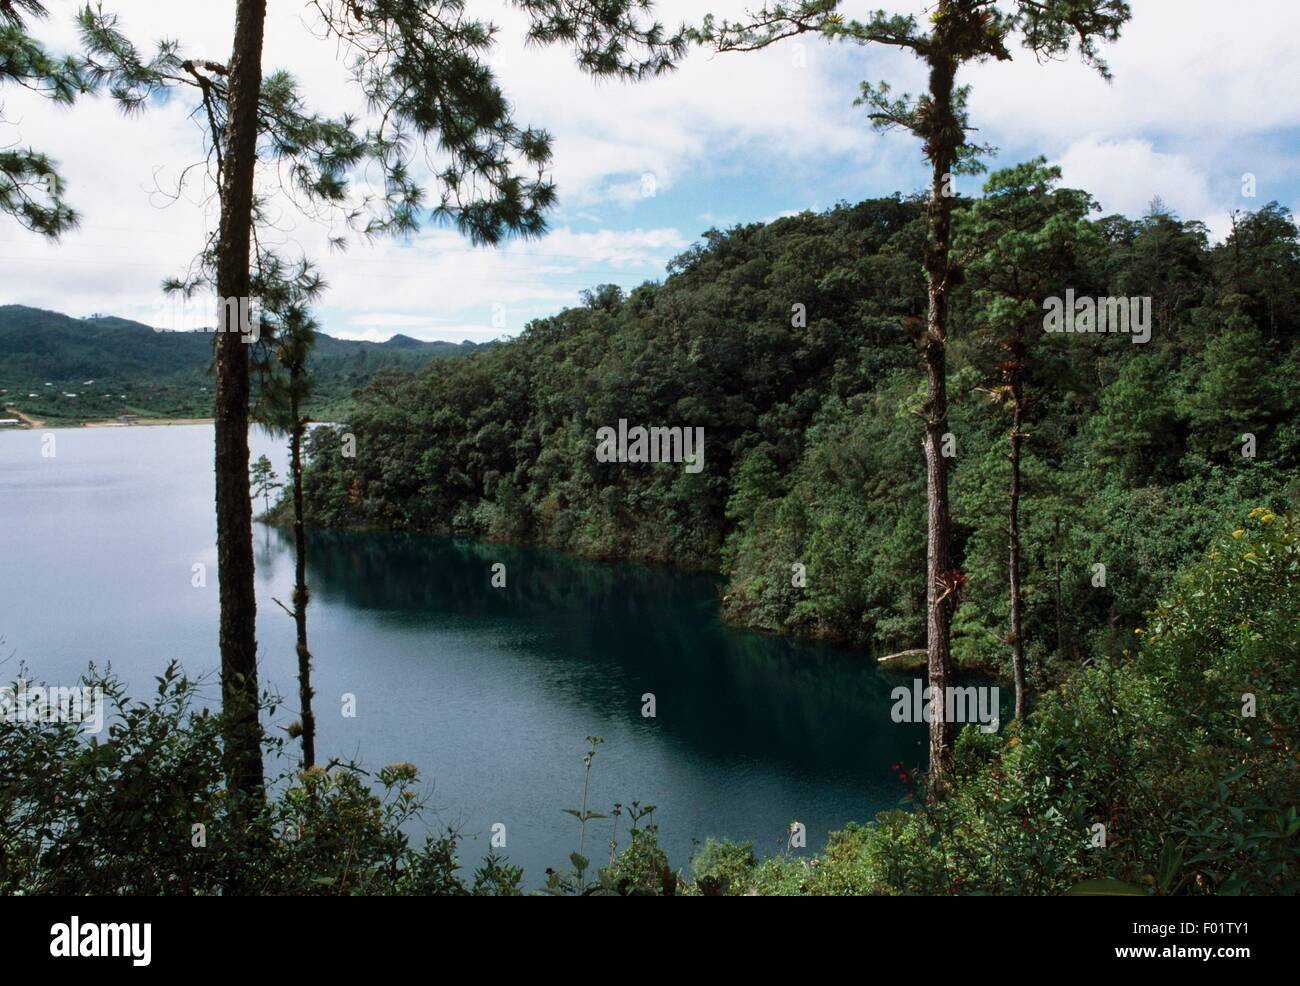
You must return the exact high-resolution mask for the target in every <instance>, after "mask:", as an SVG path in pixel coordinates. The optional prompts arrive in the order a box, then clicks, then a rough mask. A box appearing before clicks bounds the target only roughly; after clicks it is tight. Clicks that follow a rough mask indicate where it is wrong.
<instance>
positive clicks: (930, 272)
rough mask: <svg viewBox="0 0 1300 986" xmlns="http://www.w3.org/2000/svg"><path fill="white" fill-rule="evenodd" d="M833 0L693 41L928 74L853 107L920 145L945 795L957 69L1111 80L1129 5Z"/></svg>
mask: <svg viewBox="0 0 1300 986" xmlns="http://www.w3.org/2000/svg"><path fill="white" fill-rule="evenodd" d="M839 6H840V3H839V0H798V2H797V3H775V4H772V5H770V6H765V7H763V8H762V9H761V10H760V11H759V12H758V13H756V14H754V15H753V16H752V17H751V18H750V19H748V20H747V21H744V22H731V21H723V22H718V21H716V20H715V19H714V18H713V17H712V16H709V17H706V18H705V20H704V23H703V24H702V25H701V27H700V28H698V29H696V30H694V31H693V32H692V36H693V37H694V38H695V39H696V40H697V41H700V42H702V43H705V44H710V45H712V46H714V47H715V48H717V49H718V50H719V51H750V50H755V49H759V48H765V47H767V46H769V45H771V44H774V43H776V42H778V41H780V40H782V39H784V38H790V37H794V36H797V35H804V34H812V35H820V36H822V37H825V38H827V39H834V40H844V41H849V42H852V43H854V44H858V45H871V44H875V45H884V46H887V47H893V48H900V49H903V50H905V51H909V52H911V53H912V54H913V55H914V56H915V57H916V58H918V59H920V60H921V61H922V62H923V63H924V64H925V67H926V69H927V71H928V86H927V91H926V92H925V93H923V94H921V95H919V96H916V97H913V96H909V95H899V96H895V95H894V94H893V92H892V90H891V88H890V86H889V84H888V83H887V82H882V83H880V84H878V85H876V84H871V83H863V84H862V92H861V96H860V98H859V99H858V103H859V104H860V105H865V106H866V107H867V108H868V109H869V114H868V116H869V119H870V120H871V121H872V123H873V124H874V125H875V126H876V127H877V128H880V129H889V128H900V129H903V130H906V131H908V132H909V133H911V134H913V135H915V136H916V137H917V138H918V139H919V140H920V141H921V142H922V148H923V150H924V153H925V157H926V160H927V161H928V162H929V164H930V171H931V182H930V199H929V205H928V223H927V239H926V248H925V257H924V267H925V273H926V279H927V283H928V291H929V313H928V317H927V319H926V324H925V329H924V331H923V333H922V337H921V347H922V350H923V352H924V354H925V369H926V403H925V407H924V409H923V412H922V413H923V417H924V422H925V434H924V438H923V447H924V450H925V461H926V501H927V523H926V530H927V542H928V547H927V552H926V610H927V618H926V650H927V664H928V672H929V684H930V686H931V687H932V688H933V689H935V692H934V693H933V694H934V695H935V696H936V697H935V698H934V699H932V703H933V704H932V705H931V709H932V710H933V711H934V713H935V714H932V716H931V722H930V781H931V786H932V788H933V789H934V790H935V791H936V792H937V793H941V792H942V790H943V788H944V785H945V783H946V775H947V773H948V767H949V761H950V760H951V756H952V748H953V739H954V731H953V724H952V723H950V722H947V721H945V719H946V717H945V716H944V715H943V714H942V710H943V701H944V700H943V696H944V695H945V694H946V693H947V692H946V690H947V689H948V688H949V687H950V686H951V684H952V657H951V654H950V651H949V637H950V627H951V622H952V612H953V610H954V608H955V606H956V603H957V600H958V598H959V594H960V590H961V585H962V582H963V581H964V576H963V575H962V573H961V572H959V571H958V570H957V569H956V568H955V567H954V565H953V562H952V524H951V517H950V509H949V497H948V462H947V459H946V458H945V457H944V455H943V454H942V444H943V439H944V435H945V434H946V433H947V431H948V393H947V366H946V362H947V344H948V304H949V296H950V293H951V291H952V289H953V288H954V287H955V286H956V285H957V283H958V282H959V281H960V279H961V276H962V274H961V269H960V267H959V266H958V265H956V264H954V263H953V260H952V257H951V252H952V250H951V235H952V212H953V180H954V176H955V175H957V174H959V173H962V172H970V171H973V170H979V165H978V160H977V159H978V156H979V154H980V152H981V151H985V150H987V148H981V147H979V146H976V145H973V144H971V143H970V142H969V141H968V140H967V134H968V133H969V132H970V130H971V129H972V128H971V127H970V125H969V122H968V118H967V112H966V100H967V95H968V88H967V87H960V86H958V85H957V74H958V71H959V70H960V69H961V68H962V66H964V65H966V64H968V63H970V62H984V61H987V60H988V59H991V58H992V59H996V60H998V61H1010V60H1011V58H1012V55H1011V50H1010V48H1009V47H1008V42H1011V41H1012V40H1013V36H1014V41H1015V42H1018V43H1019V44H1020V45H1022V46H1023V47H1024V48H1026V49H1027V50H1029V51H1030V52H1031V53H1033V55H1034V56H1035V57H1036V58H1039V59H1044V58H1054V57H1058V56H1060V55H1063V54H1065V53H1067V52H1069V51H1070V49H1071V48H1072V47H1077V49H1078V51H1079V53H1080V55H1081V56H1082V57H1083V59H1084V61H1085V62H1088V63H1089V64H1092V65H1094V66H1095V67H1096V68H1097V69H1098V71H1100V72H1101V74H1102V75H1103V77H1109V73H1108V70H1107V68H1106V65H1105V63H1104V62H1103V61H1102V60H1101V58H1100V56H1099V53H1098V44H1099V42H1103V41H1113V40H1115V39H1116V38H1117V37H1118V36H1119V32H1120V28H1121V27H1122V26H1123V24H1124V23H1125V22H1126V21H1127V20H1128V18H1129V7H1128V4H1127V3H1125V2H1124V0H1013V2H1012V3H1011V4H1010V5H1009V7H1010V9H1009V10H1002V9H1000V8H999V6H998V4H997V3H996V2H995V0H936V2H935V3H934V6H933V12H932V13H931V14H930V22H929V28H928V29H926V30H923V29H922V28H921V27H920V25H919V24H918V23H917V21H916V18H915V17H913V16H910V15H904V14H890V13H888V12H887V11H884V10H879V11H876V12H875V13H873V14H871V15H870V16H868V17H867V18H866V19H865V20H856V19H850V18H846V17H845V16H844V15H843V14H841V13H840V12H839V10H838V8H839Z"/></svg>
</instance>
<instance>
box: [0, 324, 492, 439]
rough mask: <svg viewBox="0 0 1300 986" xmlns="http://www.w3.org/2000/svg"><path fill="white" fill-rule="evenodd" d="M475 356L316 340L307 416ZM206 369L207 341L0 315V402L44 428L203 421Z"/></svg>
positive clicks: (428, 345) (435, 347) (334, 411)
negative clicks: (399, 374)
mask: <svg viewBox="0 0 1300 986" xmlns="http://www.w3.org/2000/svg"><path fill="white" fill-rule="evenodd" d="M477 348H478V346H477V345H476V344H475V343H472V342H463V343H459V344H457V343H450V342H421V341H419V340H416V339H412V338H410V337H409V336H400V335H399V336H394V337H393V338H391V339H389V340H388V341H387V342H382V343H376V342H358V341H353V340H348V339H336V338H333V337H332V336H328V335H324V334H321V335H320V336H319V337H318V340H317V343H316V349H315V353H314V368H315V374H316V377H315V383H316V390H315V397H314V400H313V401H312V403H311V404H310V405H309V411H310V412H311V413H312V414H313V415H314V416H316V417H318V418H321V419H329V418H336V417H341V416H343V415H345V414H346V411H347V408H348V406H349V401H350V398H351V394H352V391H353V390H355V389H356V388H357V387H360V386H362V385H363V384H365V383H366V381H368V380H369V379H370V377H371V376H373V375H374V374H375V372H376V371H378V370H379V369H381V368H384V367H405V368H407V369H417V368H419V367H421V366H423V365H424V364H425V363H427V362H428V361H429V360H430V359H433V358H435V357H445V356H463V355H466V354H468V353H470V352H473V351H474V350H475V349H477ZM211 364H212V335H211V333H208V332H202V331H190V332H157V331H155V330H154V329H153V328H152V327H150V326H148V325H144V324H143V323H140V322H133V321H130V320H128V319H122V318H114V317H112V316H107V315H94V316H90V317H87V318H73V317H72V316H69V315H62V314H60V313H58V312H51V311H44V310H42V309H39V308H28V307H25V306H23V305H0V389H2V390H3V393H0V402H3V403H10V402H12V403H13V405H14V406H16V407H17V408H19V409H20V410H21V411H23V412H24V413H25V414H29V415H31V416H33V417H36V418H40V419H43V420H53V421H58V420H72V421H76V420H88V419H90V420H93V419H102V418H113V417H117V416H119V415H122V414H137V415H144V416H150V417H152V416H157V417H207V416H209V415H211V413H212V376H211V372H210V367H211ZM47 384H48V386H47ZM68 394H75V395H76V396H75V397H69V396H67V395H68ZM32 395H35V396H32Z"/></svg>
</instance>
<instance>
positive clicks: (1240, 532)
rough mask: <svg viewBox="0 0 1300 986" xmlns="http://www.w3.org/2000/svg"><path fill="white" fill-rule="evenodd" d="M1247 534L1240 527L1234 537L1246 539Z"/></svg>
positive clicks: (1233, 534) (1234, 532)
mask: <svg viewBox="0 0 1300 986" xmlns="http://www.w3.org/2000/svg"><path fill="white" fill-rule="evenodd" d="M1245 534H1246V532H1245V531H1243V530H1242V529H1241V528H1240V527H1238V528H1237V529H1236V530H1235V531H1233V532H1232V536H1233V537H1235V538H1239V537H1244V536H1245Z"/></svg>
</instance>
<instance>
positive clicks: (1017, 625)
mask: <svg viewBox="0 0 1300 986" xmlns="http://www.w3.org/2000/svg"><path fill="white" fill-rule="evenodd" d="M1012 358H1013V360H1015V365H1014V367H1013V368H1012V371H1011V372H1012V379H1011V399H1012V401H1013V402H1014V403H1013V404H1012V410H1011V415H1012V417H1011V508H1010V513H1009V516H1008V521H1007V536H1008V541H1009V544H1010V551H1011V558H1010V560H1009V562H1008V579H1007V581H1008V582H1009V583H1010V587H1011V672H1012V675H1013V676H1014V678H1015V682H1016V720H1017V721H1019V722H1023V721H1024V718H1025V648H1024V641H1023V640H1022V639H1021V621H1022V609H1023V602H1022V599H1021V592H1020V445H1021V443H1022V442H1023V441H1024V437H1025V436H1024V434H1023V433H1022V432H1021V431H1020V424H1021V421H1022V419H1023V417H1024V397H1025V394H1024V390H1025V388H1024V377H1023V372H1022V368H1021V365H1020V358H1021V355H1020V353H1016V354H1014V356H1013V357H1012Z"/></svg>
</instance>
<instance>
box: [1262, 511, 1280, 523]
mask: <svg viewBox="0 0 1300 986" xmlns="http://www.w3.org/2000/svg"><path fill="white" fill-rule="evenodd" d="M1273 520H1277V514H1274V513H1267V514H1265V515H1264V516H1263V517H1261V518H1259V522H1260V523H1261V524H1267V523H1268V522H1269V521H1273Z"/></svg>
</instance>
